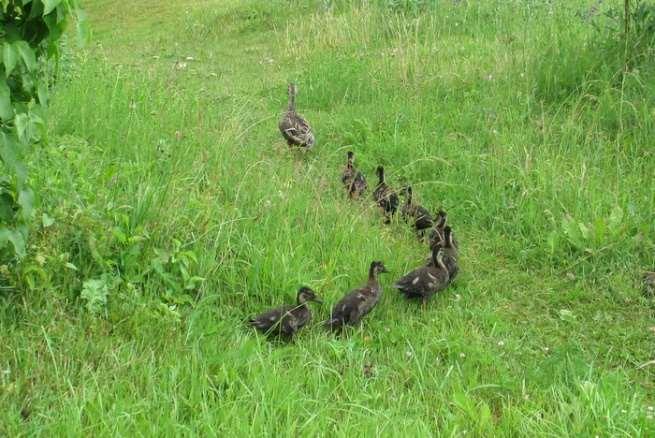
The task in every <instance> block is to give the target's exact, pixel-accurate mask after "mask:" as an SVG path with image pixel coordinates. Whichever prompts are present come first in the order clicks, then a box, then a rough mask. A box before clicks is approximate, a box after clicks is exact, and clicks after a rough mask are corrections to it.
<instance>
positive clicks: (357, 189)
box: [341, 151, 368, 199]
mask: <svg viewBox="0 0 655 438" xmlns="http://www.w3.org/2000/svg"><path fill="white" fill-rule="evenodd" d="M354 159H355V154H354V152H352V151H348V161H347V162H346V168H345V169H344V170H343V173H342V174H341V182H342V183H343V185H344V187H345V188H346V190H347V191H348V197H349V198H350V199H357V198H359V197H360V196H361V195H362V194H363V193H364V192H365V191H366V189H367V188H368V185H367V184H366V178H365V177H364V174H362V172H360V171H358V170H357V169H356V168H355V166H354V165H353V161H354Z"/></svg>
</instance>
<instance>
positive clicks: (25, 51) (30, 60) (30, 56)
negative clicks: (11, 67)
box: [14, 41, 36, 71]
mask: <svg viewBox="0 0 655 438" xmlns="http://www.w3.org/2000/svg"><path fill="white" fill-rule="evenodd" d="M14 46H15V47H16V49H17V50H18V53H20V56H21V58H23V62H24V63H25V67H27V69H28V70H30V71H32V70H34V69H35V68H36V55H35V54H34V50H32V48H31V47H30V46H29V44H27V41H16V42H15V43H14Z"/></svg>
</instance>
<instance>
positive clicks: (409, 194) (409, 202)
mask: <svg viewBox="0 0 655 438" xmlns="http://www.w3.org/2000/svg"><path fill="white" fill-rule="evenodd" d="M405 203H406V204H407V205H412V189H408V190H407V200H406V201H405Z"/></svg>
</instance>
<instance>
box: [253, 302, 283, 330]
mask: <svg viewBox="0 0 655 438" xmlns="http://www.w3.org/2000/svg"><path fill="white" fill-rule="evenodd" d="M292 309H293V307H292V306H289V305H286V306H281V307H277V308H275V309H271V310H268V311H266V312H264V313H260V314H259V315H256V316H254V317H252V318H250V320H248V324H249V325H250V326H252V327H254V328H256V329H257V330H259V331H261V332H265V333H266V332H275V331H277V330H278V329H279V330H280V331H283V330H282V329H283V327H282V326H283V324H281V321H283V320H288V319H289V318H288V315H291V310H292Z"/></svg>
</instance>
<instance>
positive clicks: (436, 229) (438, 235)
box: [429, 210, 448, 248]
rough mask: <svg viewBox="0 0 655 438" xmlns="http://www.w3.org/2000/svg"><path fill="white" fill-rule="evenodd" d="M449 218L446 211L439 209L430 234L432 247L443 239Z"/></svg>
mask: <svg viewBox="0 0 655 438" xmlns="http://www.w3.org/2000/svg"><path fill="white" fill-rule="evenodd" d="M447 220H448V215H447V214H446V212H445V211H443V210H439V211H437V215H436V217H435V219H434V220H433V226H432V229H431V230H430V234H429V242H430V248H432V247H433V246H434V245H436V244H437V243H439V242H441V241H443V235H444V228H445V226H446V221H447Z"/></svg>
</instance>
